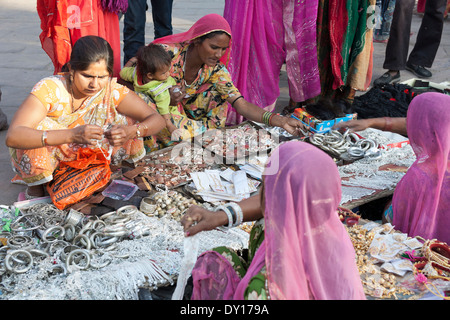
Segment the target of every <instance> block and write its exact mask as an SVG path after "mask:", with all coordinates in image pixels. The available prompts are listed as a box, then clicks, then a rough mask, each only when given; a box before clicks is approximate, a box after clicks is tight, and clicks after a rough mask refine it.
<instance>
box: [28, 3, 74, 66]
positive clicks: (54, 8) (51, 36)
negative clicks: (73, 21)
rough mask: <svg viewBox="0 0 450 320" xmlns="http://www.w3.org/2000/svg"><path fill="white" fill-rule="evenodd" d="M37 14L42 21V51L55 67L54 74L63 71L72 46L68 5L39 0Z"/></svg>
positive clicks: (40, 36) (40, 37)
mask: <svg viewBox="0 0 450 320" xmlns="http://www.w3.org/2000/svg"><path fill="white" fill-rule="evenodd" d="M36 7H37V12H38V14H39V17H40V19H41V29H42V32H41V34H40V35H39V39H40V40H41V45H42V49H44V51H45V52H46V53H47V54H48V56H49V57H50V59H51V60H52V62H53V65H54V67H55V71H54V74H57V73H58V72H60V71H61V68H62V66H63V65H64V64H65V63H66V62H67V61H69V59H70V53H71V52H72V45H71V43H70V34H69V30H68V29H67V24H66V22H67V3H66V2H65V1H55V0H37V6H36Z"/></svg>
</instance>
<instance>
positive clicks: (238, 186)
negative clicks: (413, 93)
mask: <svg viewBox="0 0 450 320" xmlns="http://www.w3.org/2000/svg"><path fill="white" fill-rule="evenodd" d="M271 130H272V129H269V128H265V127H264V126H263V125H261V124H255V123H249V122H245V123H243V124H242V125H240V126H236V127H233V128H228V129H223V130H216V131H214V132H208V133H207V134H206V135H204V136H202V137H201V139H200V138H199V137H197V139H194V140H192V141H185V142H184V143H180V144H179V145H176V146H174V147H171V148H167V149H163V150H159V151H155V152H153V153H151V154H148V155H147V156H146V157H145V158H143V159H142V160H141V161H140V162H139V163H137V164H136V165H135V166H123V167H120V168H114V169H113V173H112V175H111V183H110V184H109V185H108V186H107V187H106V188H103V189H102V190H99V191H98V192H96V193H95V194H93V195H92V196H90V197H88V198H86V199H83V201H79V202H77V203H74V204H73V205H71V206H69V207H67V208H65V209H64V210H59V209H57V208H56V207H54V206H53V204H52V201H51V199H50V198H49V197H45V198H38V199H34V200H27V201H21V202H17V203H15V204H14V205H13V206H11V207H8V206H3V208H2V212H1V213H2V221H3V226H2V227H3V232H2V234H1V235H0V240H1V241H2V245H3V246H2V247H1V248H0V252H1V255H0V260H1V265H2V269H1V274H0V290H1V294H0V299H64V300H66V299H83V300H84V299H96V300H100V299H137V298H138V290H139V288H146V289H149V290H158V289H161V288H162V287H166V286H174V285H175V284H177V283H179V282H180V279H179V277H180V275H181V276H182V278H183V281H185V280H186V276H188V275H189V268H187V269H186V266H187V264H186V259H187V258H190V259H191V264H192V259H193V258H194V259H195V258H196V257H197V256H198V255H199V254H200V253H202V252H204V251H206V250H209V249H212V248H214V247H217V246H227V247H231V248H233V249H236V250H244V249H246V247H247V243H248V236H249V233H248V231H249V229H250V227H251V224H243V225H241V226H240V227H234V228H220V229H216V230H211V231H207V232H201V233H200V234H198V235H197V236H196V237H195V239H191V240H189V242H187V240H186V238H185V237H184V234H183V230H182V227H181V225H180V223H179V220H180V217H181V216H182V214H183V213H184V212H185V210H187V208H188V207H189V206H190V205H192V204H198V205H202V206H205V207H206V208H208V209H211V210H214V208H215V207H217V206H218V205H220V204H222V203H224V202H228V201H234V202H237V201H240V200H242V199H245V198H248V197H250V196H251V195H253V194H255V193H257V192H258V190H259V186H260V183H261V177H262V172H263V169H264V167H265V165H266V161H267V158H268V155H269V153H270V152H271V151H272V150H274V149H275V148H276V147H277V146H278V145H279V144H281V143H284V142H285V141H289V140H291V139H297V138H295V137H291V136H289V135H288V134H287V133H286V132H281V131H279V129H278V131H277V132H274V131H271ZM358 134H359V138H358V140H361V141H362V139H363V138H364V139H370V140H371V141H375V144H373V145H371V146H372V147H374V148H375V149H376V150H372V151H376V152H372V153H371V154H370V156H361V155H359V156H358V157H355V158H353V159H350V158H345V157H346V156H348V152H347V155H346V156H342V157H340V156H338V155H336V154H330V156H333V157H334V158H335V160H336V164H337V165H338V168H339V172H340V174H341V178H342V202H341V206H342V208H343V210H344V209H345V208H347V211H346V213H342V212H344V211H341V213H340V214H341V215H342V219H341V220H342V221H343V223H344V224H346V226H347V230H348V232H349V235H350V237H351V239H352V241H353V243H354V246H355V250H356V253H357V263H358V267H359V270H360V274H361V279H362V281H363V284H364V287H365V290H366V295H367V296H368V297H369V298H374V299H392V298H396V299H420V298H423V297H424V296H426V295H427V294H429V292H430V290H434V291H433V292H434V293H433V296H441V295H442V292H443V291H445V290H448V289H449V286H448V281H446V280H448V276H449V274H448V272H449V270H450V267H449V259H450V251H449V255H448V257H447V256H446V254H447V251H442V250H444V249H445V248H448V246H447V247H445V246H443V245H441V246H440V247H439V248H444V249H441V251H440V253H439V252H437V251H433V250H432V249H430V246H429V245H428V247H427V245H426V243H427V242H425V243H424V241H419V240H418V239H416V238H409V237H407V235H405V234H400V233H398V232H396V231H395V228H394V227H392V226H390V225H381V224H380V223H377V222H372V221H364V220H363V219H360V218H359V217H358V216H357V214H355V213H353V212H351V211H349V210H348V209H352V208H355V207H357V206H359V205H361V204H364V203H368V202H370V201H373V200H374V199H377V198H379V197H382V196H384V195H386V194H390V193H392V192H393V190H394V189H395V185H396V183H397V182H398V181H399V180H400V179H401V177H402V176H403V175H404V173H405V172H406V170H407V168H408V167H409V165H410V164H411V163H412V162H413V161H414V155H413V153H412V151H411V148H410V146H409V145H408V143H407V141H398V139H400V138H399V137H396V138H395V139H394V138H393V137H391V136H386V135H383V134H381V133H380V132H377V131H374V130H367V131H366V132H360V133H358ZM308 138H309V139H311V135H309V136H308ZM316 138H318V137H317V136H316ZM298 139H303V140H305V141H307V140H306V139H305V137H302V138H298ZM366 141H367V140H366ZM309 142H311V141H309ZM316 143H317V141H316ZM354 143H355V142H354ZM361 144H362V142H361ZM318 147H322V148H323V146H319V145H318ZM325 151H329V150H325ZM274 169H276V168H274ZM99 208H102V209H101V210H99ZM355 217H356V220H355V219H354V218H355ZM349 218H353V219H349ZM350 221H353V222H352V223H350ZM355 221H356V223H355ZM431 251H433V252H432V253H430V252H431ZM443 252H444V253H443ZM441 256H443V257H444V258H441ZM439 259H440V260H439ZM418 262H420V263H421V264H420V266H417V265H414V263H418ZM436 266H437V268H436ZM441 266H442V267H441ZM419 269H420V270H421V271H420V272H419ZM423 270H425V271H426V272H427V273H426V274H427V275H428V280H427V281H428V282H418V281H417V277H416V276H417V274H418V273H421V272H422V271H423ZM433 270H434V271H433ZM433 272H434V273H433ZM445 277H447V278H445ZM431 281H432V283H431Z"/></svg>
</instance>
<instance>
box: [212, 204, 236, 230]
mask: <svg viewBox="0 0 450 320" xmlns="http://www.w3.org/2000/svg"><path fill="white" fill-rule="evenodd" d="M220 210H222V211H224V212H225V213H226V215H227V217H228V228H231V227H232V225H233V216H232V215H231V212H230V210H228V208H226V207H225V206H218V207H216V208H215V209H214V211H216V212H217V211H220Z"/></svg>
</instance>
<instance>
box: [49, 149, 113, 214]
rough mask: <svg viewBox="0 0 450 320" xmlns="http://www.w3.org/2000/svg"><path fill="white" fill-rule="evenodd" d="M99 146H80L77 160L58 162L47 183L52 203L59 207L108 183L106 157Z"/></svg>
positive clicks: (108, 175)
mask: <svg viewBox="0 0 450 320" xmlns="http://www.w3.org/2000/svg"><path fill="white" fill-rule="evenodd" d="M105 154H107V152H106V151H105V150H103V149H99V148H97V149H90V148H80V149H79V150H78V154H77V159H76V160H73V161H67V162H64V161H62V162H61V163H60V165H59V168H58V169H56V170H55V172H54V173H53V180H52V181H50V182H49V183H48V184H47V191H48V193H49V195H50V198H51V199H52V202H53V204H54V205H55V206H56V207H57V208H58V209H60V210H62V209H64V208H66V207H67V206H69V205H71V204H74V203H77V202H79V201H81V200H82V199H84V198H86V197H88V196H90V195H91V194H93V193H94V192H95V191H97V190H99V189H101V188H102V187H104V186H105V185H107V184H108V182H109V180H110V178H111V169H110V167H109V163H110V160H108V159H107V158H106V157H105Z"/></svg>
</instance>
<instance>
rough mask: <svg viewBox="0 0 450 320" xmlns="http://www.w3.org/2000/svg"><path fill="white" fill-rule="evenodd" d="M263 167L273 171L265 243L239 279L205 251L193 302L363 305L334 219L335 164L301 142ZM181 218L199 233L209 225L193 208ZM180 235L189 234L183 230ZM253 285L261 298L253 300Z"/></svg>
mask: <svg viewBox="0 0 450 320" xmlns="http://www.w3.org/2000/svg"><path fill="white" fill-rule="evenodd" d="M269 161H270V162H269V163H270V168H274V167H273V166H275V167H277V166H278V170H277V172H276V173H275V174H272V173H271V172H270V171H271V170H270V171H269V170H268V169H267V167H266V171H265V175H264V188H263V191H261V192H262V194H263V198H262V203H261V207H262V210H261V212H264V240H263V241H262V243H261V245H260V246H259V248H258V249H257V251H256V254H255V255H254V256H253V257H252V260H251V263H250V266H249V267H248V269H247V270H246V272H245V275H244V276H243V277H241V276H240V273H237V272H236V271H234V270H235V269H234V268H233V264H232V263H230V260H229V259H227V257H228V256H227V255H224V254H223V253H222V254H220V253H218V252H217V251H207V252H205V253H203V254H202V255H200V257H199V259H198V261H197V263H196V265H195V267H194V269H193V271H192V278H193V283H194V290H193V295H192V299H201V300H208V299H237V300H243V299H249V298H251V297H253V298H262V299H264V298H268V299H269V298H270V299H288V300H307V299H316V300H340V299H365V294H364V290H363V287H362V283H361V279H360V277H359V272H358V269H357V266H356V262H355V251H354V248H353V245H352V243H351V240H350V237H349V235H348V233H347V231H346V229H345V227H344V225H343V224H342V222H341V221H340V220H339V218H338V214H337V208H338V205H339V203H340V199H341V179H340V176H339V172H338V170H337V167H336V164H335V163H334V162H333V160H332V159H331V158H330V157H329V156H328V155H327V154H325V153H324V152H323V151H321V150H319V149H318V148H316V147H314V146H312V145H310V144H307V143H304V142H299V141H292V142H287V143H285V144H282V145H281V146H280V147H279V148H278V149H277V150H276V151H275V152H274V153H273V154H272V155H271V157H270V160H269ZM299 164H301V165H299ZM219 212H220V211H219ZM214 214H218V213H217V212H216V213H214ZM244 214H245V210H244ZM187 216H188V217H187V218H186V219H187V220H196V221H198V223H197V225H195V227H197V228H198V226H199V225H201V224H202V220H205V221H206V220H208V214H207V213H206V212H203V211H202V214H200V211H198V210H196V209H195V208H192V209H190V210H189V211H188V213H187ZM245 218H246V217H244V220H246V219H245ZM183 223H184V222H183ZM210 227H211V226H210ZM185 230H188V231H189V230H191V231H192V229H190V225H189V224H185ZM196 231H198V229H197V230H196ZM252 238H253V237H252V235H251V236H250V240H252ZM261 275H262V277H261ZM261 278H262V279H264V280H265V281H264V280H263V281H261ZM255 281H257V282H259V283H260V286H262V287H263V288H264V290H265V292H263V293H262V294H261V292H259V294H257V295H255V294H253V292H252V287H253V288H254V285H255Z"/></svg>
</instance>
